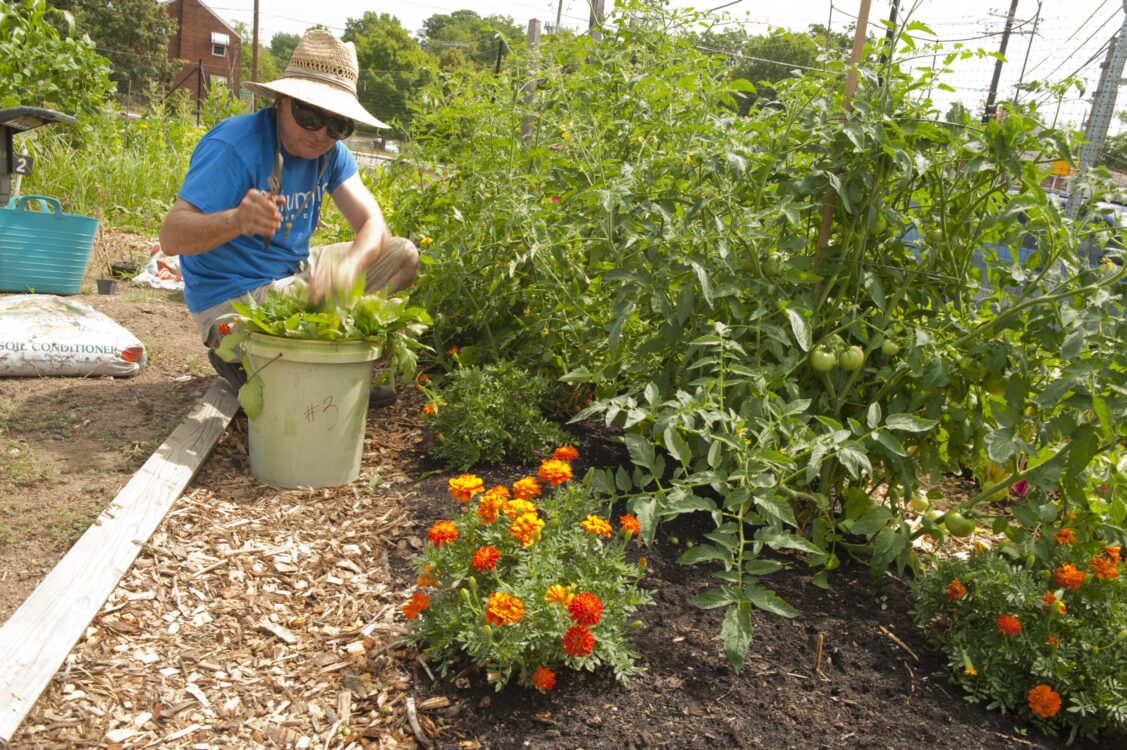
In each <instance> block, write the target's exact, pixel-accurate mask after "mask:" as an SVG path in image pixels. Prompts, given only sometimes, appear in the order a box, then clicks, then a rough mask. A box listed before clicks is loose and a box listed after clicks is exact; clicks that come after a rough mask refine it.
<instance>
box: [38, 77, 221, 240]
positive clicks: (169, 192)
mask: <svg viewBox="0 0 1127 750" xmlns="http://www.w3.org/2000/svg"><path fill="white" fill-rule="evenodd" d="M154 101H156V103H155V104H152V105H150V106H149V107H148V108H147V109H146V110H145V111H144V112H143V113H141V114H140V116H136V115H130V116H126V115H124V114H122V113H119V112H117V111H110V110H107V111H104V112H103V113H102V114H101V116H99V117H95V118H92V119H88V120H83V121H80V122H79V124H78V126H77V127H74V128H70V127H68V126H66V125H53V126H49V127H45V128H41V129H39V130H35V131H32V133H31V134H29V135H28V136H25V138H24V139H23V144H22V145H23V146H24V148H25V149H26V150H27V151H28V152H29V153H31V154H32V155H33V156H34V157H35V169H34V173H33V174H32V176H31V177H30V178H28V179H26V180H24V181H23V184H22V186H21V193H22V194H24V195H28V194H37V195H50V196H53V197H55V198H58V199H59V201H60V202H61V203H62V204H63V206H64V208H65V210H66V211H67V212H69V213H78V214H84V215H87V216H94V217H97V218H98V219H100V220H101V221H102V222H103V223H105V224H108V225H111V226H113V227H116V228H118V229H122V230H126V231H132V232H139V233H144V234H156V232H157V230H158V229H159V228H160V224H161V222H162V221H163V219H164V216H165V214H166V213H167V212H168V209H169V207H170V206H171V205H172V202H173V200H175V197H176V192H177V190H179V188H180V183H181V182H182V181H183V179H184V174H185V173H186V172H187V170H188V161H189V159H190V158H191V155H192V149H193V148H195V145H196V143H197V142H198V141H199V139H200V137H201V136H202V135H203V134H204V133H205V132H206V131H207V128H208V127H210V126H211V125H212V124H214V123H215V122H217V121H218V120H220V119H222V118H223V117H226V116H228V115H231V114H235V113H237V112H238V111H239V107H240V105H239V103H238V102H228V101H227V100H226V96H225V94H223V93H213V95H212V96H211V97H209V99H208V100H207V101H206V102H205V103H204V106H203V111H202V116H201V119H200V124H199V125H198V126H197V125H196V117H195V113H194V111H193V109H192V106H191V105H190V104H189V103H188V102H187V101H186V100H185V99H182V98H176V99H172V100H170V103H169V104H167V105H166V104H164V103H161V102H160V101H159V100H154Z"/></svg>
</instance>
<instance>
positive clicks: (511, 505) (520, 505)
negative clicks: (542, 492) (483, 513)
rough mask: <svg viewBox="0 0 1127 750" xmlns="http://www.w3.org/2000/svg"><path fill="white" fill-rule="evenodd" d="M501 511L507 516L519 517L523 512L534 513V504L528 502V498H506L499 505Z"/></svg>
mask: <svg viewBox="0 0 1127 750" xmlns="http://www.w3.org/2000/svg"><path fill="white" fill-rule="evenodd" d="M501 512H502V513H504V514H505V515H506V516H508V517H509V518H520V517H521V516H523V515H524V514H525V513H535V512H536V505H535V504H534V503H530V502H529V501H528V500H521V499H520V498H519V497H517V498H513V499H512V500H506V501H505V502H504V504H503V505H502V506H501Z"/></svg>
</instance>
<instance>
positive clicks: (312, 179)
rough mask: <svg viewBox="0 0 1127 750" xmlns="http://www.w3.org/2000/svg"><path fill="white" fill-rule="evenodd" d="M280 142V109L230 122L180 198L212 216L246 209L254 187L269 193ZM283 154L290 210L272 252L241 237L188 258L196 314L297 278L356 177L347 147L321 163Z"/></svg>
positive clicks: (202, 153) (201, 154)
mask: <svg viewBox="0 0 1127 750" xmlns="http://www.w3.org/2000/svg"><path fill="white" fill-rule="evenodd" d="M276 143H277V130H276V113H275V110H274V109H273V108H269V109H263V110H259V111H258V112H255V113H254V114H250V115H238V116H236V117H231V118H229V119H227V120H224V121H223V122H221V123H219V124H218V125H216V126H215V127H214V128H212V129H211V130H210V131H208V133H207V134H206V135H205V136H204V137H203V138H202V139H200V142H199V144H197V145H196V149H195V151H194V152H192V161H191V163H190V164H189V166H188V175H187V176H186V177H185V178H184V184H183V186H182V187H181V188H180V193H179V197H180V198H182V199H183V200H185V201H187V202H188V203H191V204H192V205H193V206H195V207H196V208H198V209H199V210H201V211H203V212H204V213H205V214H210V213H215V212H216V211H226V210H227V209H229V208H234V207H235V206H237V205H239V202H240V201H241V200H242V199H243V196H244V195H246V193H247V191H248V190H250V189H251V188H258V189H260V190H267V189H268V188H269V180H270V173H271V172H272V171H273V170H274V148H275V144H276ZM282 154H283V164H284V167H283V170H282V189H281V193H282V194H283V195H284V196H285V198H286V204H285V206H284V207H283V208H282V209H281V213H282V226H281V228H280V229H278V231H277V232H275V233H274V236H273V237H272V238H271V240H270V247H269V249H268V250H264V249H263V248H262V236H261V235H240V236H238V237H236V238H235V239H233V240H231V241H230V242H226V243H224V244H222V245H220V246H219V247H217V248H215V249H214V250H210V251H208V252H206V253H201V254H199V255H183V256H181V258H180V270H181V272H182V273H183V275H184V300H185V301H186V302H187V303H188V309H189V310H191V311H192V312H199V311H200V310H204V309H206V308H208V307H211V306H212V305H217V304H219V303H220V302H224V301H226V300H229V299H234V298H236V297H241V296H242V295H243V294H245V293H246V292H248V291H250V290H252V289H257V288H258V287H260V286H262V285H263V284H268V283H270V282H271V281H274V280H275V279H281V278H285V277H286V276H291V275H293V274H295V273H297V272H298V270H299V266H300V264H301V262H302V261H304V260H305V259H306V258H308V257H309V238H310V237H311V236H312V235H313V230H314V229H316V228H317V218H318V217H319V216H320V213H321V201H322V200H323V198H324V196H325V193H331V192H332V191H333V190H335V189H336V188H337V187H338V186H339V185H340V184H341V183H342V182H344V181H345V180H347V179H348V178H349V177H351V176H352V175H354V174H356V160H355V159H354V158H353V156H352V154H351V153H350V152H349V150H348V149H347V148H346V147H345V145H344V144H343V143H341V142H340V141H337V142H336V143H334V144H333V147H332V148H331V149H329V151H328V152H327V153H325V154H324V155H322V156H320V157H318V158H316V159H302V158H299V157H296V156H291V155H290V154H289V153H287V152H286V151H285V149H284V148H283V149H282ZM326 160H328V164H327V165H326V164H325V161H326ZM323 166H324V174H322V175H321V178H320V183H319V184H318V175H319V174H321V168H322V167H323ZM291 222H292V226H288V227H287V225H288V224H290V223H291Z"/></svg>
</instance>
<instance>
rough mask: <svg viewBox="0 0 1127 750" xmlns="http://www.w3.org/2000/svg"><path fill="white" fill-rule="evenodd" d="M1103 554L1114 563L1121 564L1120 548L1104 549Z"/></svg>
mask: <svg viewBox="0 0 1127 750" xmlns="http://www.w3.org/2000/svg"><path fill="white" fill-rule="evenodd" d="M1103 554H1104V556H1105V557H1107V559H1109V560H1111V561H1112V562H1114V563H1117V562H1119V547H1104V552H1103Z"/></svg>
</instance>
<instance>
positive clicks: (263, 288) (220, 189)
mask: <svg viewBox="0 0 1127 750" xmlns="http://www.w3.org/2000/svg"><path fill="white" fill-rule="evenodd" d="M356 78H357V63H356V50H355V48H354V47H353V46H352V43H351V42H349V43H347V44H345V43H342V42H341V41H339V40H338V39H336V37H334V36H333V35H332V34H330V33H329V32H327V31H324V30H320V29H314V30H312V31H309V32H308V33H307V34H306V35H305V36H304V37H302V39H301V41H300V42H298V45H297V47H296V48H295V49H294V52H293V56H292V57H291V58H290V61H289V64H288V65H287V66H286V70H285V72H284V73H283V75H282V77H281V78H280V79H278V80H276V81H272V82H271V83H247V84H245V85H246V87H247V88H249V89H251V90H252V91H254V92H255V93H257V94H261V95H263V96H267V97H273V98H274V107H272V108H269V109H264V110H261V111H259V112H256V113H254V114H250V115H239V116H236V117H232V118H229V119H227V120H224V121H223V122H221V123H219V124H218V125H216V126H215V127H214V128H212V129H211V130H210V131H209V132H208V133H207V134H206V135H204V137H203V138H202V139H201V140H200V142H199V144H198V145H197V146H196V149H195V151H194V152H193V154H192V160H191V164H190V165H189V167H188V174H187V176H186V177H185V178H184V184H183V185H182V186H181V188H180V192H179V194H178V195H177V198H176V202H175V203H174V204H173V206H172V209H171V210H170V211H169V213H168V216H167V217H166V218H165V220H164V225H163V226H162V227H161V230H160V245H161V250H162V251H163V252H164V253H165V254H167V255H182V256H184V257H183V258H181V260H180V268H181V272H182V273H183V276H184V300H185V302H187V305H188V310H189V311H190V312H191V314H192V319H193V320H194V321H195V323H196V326H197V327H198V328H199V331H200V335H201V337H202V338H203V341H204V343H205V344H206V345H207V346H208V347H209V350H208V358H209V360H210V361H211V363H212V365H213V366H214V367H215V369H216V371H217V372H219V374H221V375H222V376H223V377H224V378H226V379H227V380H228V381H229V382H231V383H232V385H235V386H238V385H241V383H243V382H246V376H245V374H244V373H243V372H242V369H241V368H240V367H238V365H232V364H229V363H227V362H224V361H223V360H222V359H220V358H219V357H218V356H217V355H216V354H215V351H214V350H215V347H217V346H218V345H219V340H220V338H221V335H220V333H219V331H218V326H219V323H221V322H222V321H221V317H222V316H223V315H226V314H228V313H230V312H232V308H231V302H232V301H239V300H244V299H245V298H246V295H247V294H250V295H251V296H253V297H254V298H255V299H256V300H257V301H259V302H261V301H262V300H263V299H264V298H265V296H266V292H267V291H269V290H270V289H277V290H281V291H284V290H286V289H288V288H290V287H291V286H292V285H293V284H294V282H295V281H296V280H297V279H303V280H305V281H307V282H308V284H309V292H310V296H311V297H312V298H313V299H314V300H319V299H323V298H324V297H325V295H326V294H328V293H329V292H330V291H331V290H332V288H333V287H334V286H341V287H343V288H346V289H347V288H351V286H352V284H353V283H354V282H355V281H356V279H358V278H360V277H361V275H363V276H364V278H365V281H366V288H367V289H368V290H369V291H376V290H385V291H390V292H397V291H399V290H401V289H404V288H406V287H407V286H409V285H410V284H411V283H412V282H413V281H414V279H415V275H416V273H417V271H418V262H419V256H418V251H417V250H416V249H415V246H414V245H413V244H412V243H411V242H410V241H409V240H407V239H405V238H402V237H392V236H391V234H390V232H389V231H388V228H387V224H386V223H384V219H383V214H382V213H381V212H380V207H379V205H378V204H377V203H376V200H375V198H374V197H373V196H372V194H371V193H370V192H369V191H368V189H367V188H366V187H364V183H363V182H362V181H361V180H360V175H359V173H358V172H357V168H356V160H355V159H354V158H353V156H352V154H351V153H350V152H349V150H348V149H347V148H346V147H345V145H344V144H343V143H341V140H342V139H344V138H347V137H348V136H349V135H351V133H352V131H353V129H354V127H355V125H356V124H357V123H360V124H364V125H368V126H371V127H376V128H386V127H387V125H385V124H384V123H382V122H380V121H379V120H378V119H376V118H375V117H374V116H372V115H371V114H370V113H369V112H368V111H367V110H366V109H364V107H363V106H362V105H361V104H360V102H359V101H358V100H357V99H356ZM279 157H280V164H281V174H280V177H281V179H280V182H279V181H277V180H276V179H274V176H275V169H276V165H277V164H278V163H279ZM325 193H328V194H329V195H330V196H332V199H333V202H334V203H335V204H336V206H337V208H338V209H340V212H341V213H342V214H343V215H344V217H345V218H346V219H347V220H348V223H349V224H350V225H351V227H352V229H353V231H354V232H355V233H356V238H355V239H354V240H353V241H352V242H347V243H338V244H336V245H328V246H325V247H316V248H313V249H312V250H310V248H309V238H310V237H311V236H312V234H313V232H314V230H315V229H316V228H317V221H318V219H319V217H320V212H321V201H322V199H323V197H324V194H325ZM372 397H373V398H372V404H373V405H374V406H379V405H385V404H386V403H390V401H393V400H394V391H393V390H391V389H390V387H386V386H385V387H384V388H383V389H373V393H372Z"/></svg>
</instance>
